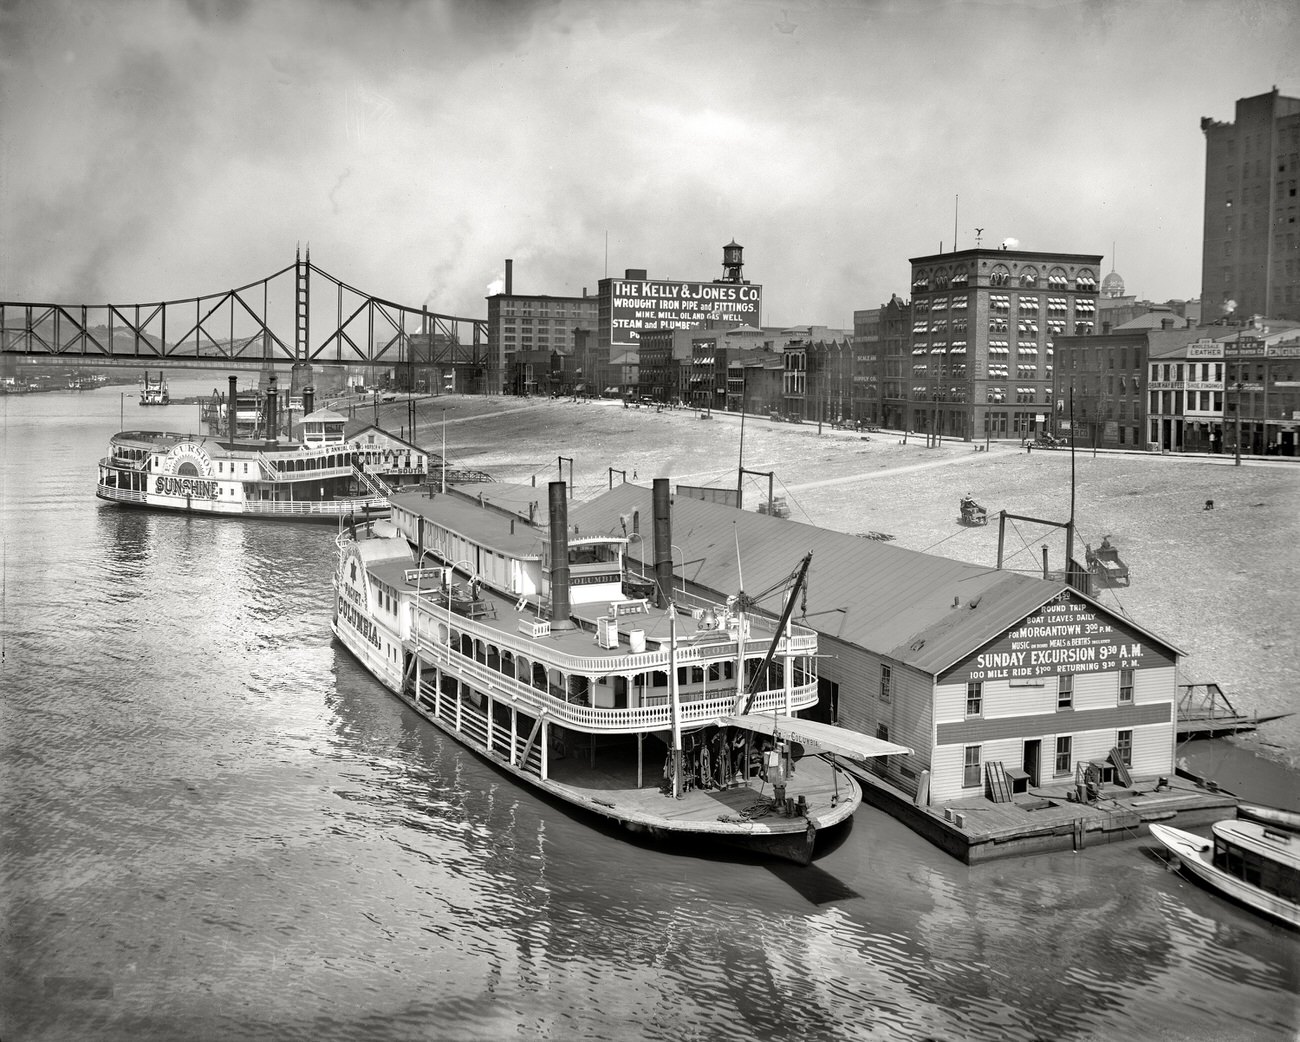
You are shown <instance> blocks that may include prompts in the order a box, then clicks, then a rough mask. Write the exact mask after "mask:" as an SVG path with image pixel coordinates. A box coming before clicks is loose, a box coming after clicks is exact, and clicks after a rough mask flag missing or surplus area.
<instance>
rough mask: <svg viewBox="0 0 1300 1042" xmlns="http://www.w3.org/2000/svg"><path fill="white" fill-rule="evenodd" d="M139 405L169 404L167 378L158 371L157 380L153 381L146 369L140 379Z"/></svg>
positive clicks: (169, 396)
mask: <svg viewBox="0 0 1300 1042" xmlns="http://www.w3.org/2000/svg"><path fill="white" fill-rule="evenodd" d="M139 401H140V404H141V405H169V404H171V395H170V394H169V393H168V391H167V377H166V376H165V375H163V373H162V371H161V370H160V371H159V373H158V379H157V380H154V379H153V378H152V377H151V376H150V375H149V371H148V370H147V369H146V370H145V372H144V375H142V376H141V377H140V395H139Z"/></svg>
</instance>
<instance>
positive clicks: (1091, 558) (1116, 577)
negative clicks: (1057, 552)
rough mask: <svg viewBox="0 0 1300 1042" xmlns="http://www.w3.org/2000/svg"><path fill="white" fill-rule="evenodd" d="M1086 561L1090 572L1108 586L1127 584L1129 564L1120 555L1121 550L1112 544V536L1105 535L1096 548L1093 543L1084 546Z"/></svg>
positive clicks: (1099, 581) (1098, 580)
mask: <svg viewBox="0 0 1300 1042" xmlns="http://www.w3.org/2000/svg"><path fill="white" fill-rule="evenodd" d="M1083 559H1084V563H1085V564H1086V565H1087V567H1088V572H1089V574H1090V575H1092V577H1093V578H1094V579H1095V580H1096V581H1097V582H1098V583H1101V584H1104V585H1106V586H1127V585H1128V565H1126V564H1125V563H1124V562H1123V561H1122V560H1121V559H1120V556H1119V551H1118V550H1117V549H1116V548H1115V547H1114V546H1113V545H1111V541H1110V536H1103V537H1102V540H1101V546H1099V547H1097V549H1096V550H1094V549H1093V548H1092V546H1091V545H1087V546H1085V547H1084V552H1083Z"/></svg>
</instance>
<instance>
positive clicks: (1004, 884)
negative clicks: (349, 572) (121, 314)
mask: <svg viewBox="0 0 1300 1042" xmlns="http://www.w3.org/2000/svg"><path fill="white" fill-rule="evenodd" d="M171 383H172V393H173V395H174V396H180V395H185V394H198V393H206V392H207V391H209V390H210V388H211V387H212V386H213V380H212V378H211V377H205V378H203V379H200V380H195V381H192V383H193V386H192V387H191V386H189V383H191V381H184V380H173V381H171ZM216 385H217V386H224V376H223V377H221V378H219V379H218V381H217V384H216ZM0 408H3V426H2V429H3V452H2V455H3V460H2V461H0V465H2V467H3V470H2V472H0V477H2V481H3V484H2V486H0V495H2V503H0V514H2V518H0V520H2V531H3V618H2V619H0V624H2V625H0V632H2V640H3V646H2V648H0V654H2V655H3V675H2V678H0V679H2V681H3V683H2V685H0V686H2V688H3V694H2V701H0V706H2V712H3V718H2V719H0V724H2V725H3V728H2V730H3V733H2V740H3V761H2V763H0V780H2V782H3V798H4V799H3V807H4V812H3V818H2V819H0V844H2V845H0V901H2V902H3V924H2V925H0V930H2V934H0V936H2V938H3V941H2V943H0V953H2V955H3V960H4V966H3V974H2V977H3V983H2V984H0V989H2V990H0V1038H3V1039H4V1042H30V1040H51V1039H57V1040H64V1039H67V1040H82V1039H95V1040H109V1042H112V1040H132V1042H138V1040H175V1039H186V1040H190V1039H195V1040H206V1039H211V1040H214V1042H215V1040H222V1042H225V1040H237V1039H272V1038H273V1039H311V1040H313V1042H321V1040H340V1042H343V1040H346V1042H355V1040H360V1039H377V1040H398V1039H419V1040H423V1039H436V1040H440V1039H484V1040H489V1039H490V1040H496V1039H504V1038H527V1039H532V1038H541V1039H564V1040H569V1039H638V1038H646V1039H674V1040H683V1039H706V1038H707V1039H923V1038H930V1039H998V1040H1002V1039H1100V1038H1108V1039H1109V1038H1117V1037H1118V1038H1129V1039H1156V1038H1159V1039H1207V1040H1208V1039H1291V1038H1294V1037H1295V1034H1296V1030H1297V1024H1298V1023H1300V1013H1298V1010H1297V999H1296V994H1297V988H1298V985H1300V936H1298V935H1297V934H1295V933H1290V932H1287V931H1284V930H1282V929H1280V928H1277V927H1274V926H1272V925H1270V924H1268V923H1266V922H1265V921H1263V920H1262V919H1259V918H1257V917H1256V916H1254V915H1252V914H1251V913H1249V912H1246V911H1244V910H1241V909H1239V908H1237V907H1236V906H1233V905H1230V904H1228V903H1226V902H1224V901H1222V900H1220V899H1218V898H1216V897H1215V896H1213V895H1211V894H1209V893H1207V892H1205V891H1203V890H1201V889H1200V888H1198V887H1196V886H1194V885H1192V884H1190V883H1188V882H1186V881H1184V880H1183V879H1182V878H1181V877H1180V876H1178V875H1176V874H1174V873H1171V872H1169V871H1168V870H1167V869H1166V868H1165V866H1164V865H1163V863H1162V862H1161V861H1160V860H1159V859H1158V858H1157V857H1155V856H1154V854H1153V852H1152V844H1151V842H1150V841H1149V840H1137V841H1134V842H1129V843H1121V844H1115V845H1112V846H1110V847H1101V848H1095V849H1088V850H1085V851H1084V852H1082V853H1079V854H1059V855H1047V856H1039V857H1033V858H1028V859H1020V860H1015V861H1008V862H1004V863H997V864H992V865H986V866H981V867H976V868H969V867H966V866H964V865H961V864H959V863H958V862H956V861H954V860H952V859H951V858H949V857H947V856H946V855H944V854H942V853H940V852H939V851H938V850H937V849H935V848H934V847H932V846H930V845H929V844H928V843H926V842H924V841H923V840H920V839H918V838H917V837H916V836H914V835H913V834H912V833H911V832H909V831H908V830H907V829H905V828H903V827H902V826H901V825H899V824H898V823H897V822H895V821H894V820H893V819H891V818H889V817H888V816H886V815H884V814H882V813H880V812H878V811H876V810H874V809H873V808H869V807H864V808H863V809H862V810H861V811H859V813H858V814H857V816H856V818H855V820H854V822H853V825H852V828H851V830H850V831H849V832H848V834H847V835H846V836H845V837H844V838H843V840H842V842H840V843H839V845H838V846H836V847H835V848H834V849H833V850H831V851H829V852H828V853H826V854H825V855H824V856H822V857H819V858H818V860H817V861H815V862H814V864H813V865H812V866H811V867H809V868H806V869H799V868H796V867H794V866H789V867H786V866H774V865H769V864H763V863H755V862H751V861H746V860H727V859H718V858H716V857H709V858H705V857H697V856H692V855H690V854H688V853H684V852H668V851H663V850H660V849H656V848H653V847H647V846H641V845H638V844H636V843H634V842H632V841H631V840H629V839H626V838H623V837H622V836H621V835H620V834H613V833H609V832H606V831H603V830H601V829H599V828H596V827H593V826H592V825H591V824H590V823H589V822H587V821H586V820H583V819H580V818H576V817H574V816H573V815H572V814H571V813H570V812H568V811H566V810H565V809H563V808H561V807H559V806H556V805H553V804H550V803H548V802H546V801H544V800H542V799H540V798H539V797H538V796H536V795H534V794H533V793H531V792H528V791H525V790H522V789H520V788H518V787H516V786H515V785H514V784H513V783H512V782H511V781H510V780H508V779H507V778H505V777H504V776H502V775H500V774H498V773H497V772H496V771H494V770H493V769H492V768H491V767H489V766H487V765H486V764H484V763H483V762H481V761H479V760H477V759H476V758H475V757H473V756H472V755H470V754H468V753H466V752H464V751H463V750H461V749H460V748H459V747H458V746H456V745H455V744H454V743H453V742H451V741H450V740H448V739H446V738H445V737H443V736H442V735H441V734H440V733H439V732H437V731H435V730H434V729H433V728H431V727H430V726H429V725H427V724H425V723H424V722H423V721H421V720H420V719H419V718H418V717H416V716H415V715H414V714H412V713H410V712H409V711H407V710H406V709H405V708H404V707H403V706H402V705H401V704H400V703H399V702H398V701H397V700H396V699H395V698H393V697H392V696H391V695H389V694H387V693H386V692H385V691H384V690H382V689H381V688H380V686H379V685H378V684H377V683H375V682H374V681H373V680H371V679H370V678H369V677H368V676H367V675H366V674H365V673H364V672H363V671H362V670H361V669H360V668H359V667H358V666H357V665H356V663H355V662H354V661H353V660H352V659H351V658H350V657H349V656H348V655H347V654H346V653H345V652H343V651H342V650H341V649H339V648H338V647H336V646H335V645H334V644H333V643H332V641H331V638H330V634H329V627H328V623H329V615H330V586H329V577H330V569H331V562H332V549H333V548H332V539H333V535H334V533H333V531H332V530H331V529H330V528H328V527H318V526H310V525H297V524H278V523H270V522H263V523H255V522H242V521H234V520H213V519H186V518H182V517H171V516H166V515H161V514H149V513H143V512H133V511H130V510H127V509H123V508H119V507H114V506H111V505H108V504H101V503H99V501H98V500H96V499H95V496H94V481H95V463H96V460H97V459H98V458H99V456H101V455H102V454H103V453H104V451H105V448H106V445H107V440H108V438H109V436H110V435H111V434H112V433H113V432H114V431H115V430H117V429H118V426H119V418H120V416H121V415H123V413H125V417H126V424H127V426H136V427H140V426H149V427H165V428H168V429H181V430H185V429H193V428H196V427H197V424H198V409H197V407H196V406H186V405H175V406H169V407H166V408H159V409H148V410H143V409H141V408H140V407H139V406H137V405H136V404H135V403H134V401H133V400H131V399H130V398H123V397H122V396H121V391H120V389H118V388H102V389H99V390H96V391H90V392H82V393H73V392H68V393H61V392H60V393H45V394H33V395H25V396H11V397H8V398H0ZM504 430H505V428H504V427H503V432H504ZM502 437H505V434H504V433H503V434H502ZM1216 744H1220V743H1216ZM1292 781H1294V778H1289V779H1287V782H1286V783H1290V782H1292ZM1249 795H1252V796H1253V797H1254V798H1256V799H1261V800H1265V799H1268V798H1270V796H1271V797H1276V796H1277V795H1278V794H1277V793H1276V792H1271V793H1270V792H1259V793H1250V794H1249Z"/></svg>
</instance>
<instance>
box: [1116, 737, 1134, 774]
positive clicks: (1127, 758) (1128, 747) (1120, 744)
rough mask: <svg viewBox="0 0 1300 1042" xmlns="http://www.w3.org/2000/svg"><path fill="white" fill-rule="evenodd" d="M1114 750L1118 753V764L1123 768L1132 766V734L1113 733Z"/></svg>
mask: <svg viewBox="0 0 1300 1042" xmlns="http://www.w3.org/2000/svg"><path fill="white" fill-rule="evenodd" d="M1115 749H1116V751H1117V752H1118V753H1119V758H1120V762H1121V763H1123V764H1124V766H1125V767H1132V766H1133V732H1132V731H1116V732H1115Z"/></svg>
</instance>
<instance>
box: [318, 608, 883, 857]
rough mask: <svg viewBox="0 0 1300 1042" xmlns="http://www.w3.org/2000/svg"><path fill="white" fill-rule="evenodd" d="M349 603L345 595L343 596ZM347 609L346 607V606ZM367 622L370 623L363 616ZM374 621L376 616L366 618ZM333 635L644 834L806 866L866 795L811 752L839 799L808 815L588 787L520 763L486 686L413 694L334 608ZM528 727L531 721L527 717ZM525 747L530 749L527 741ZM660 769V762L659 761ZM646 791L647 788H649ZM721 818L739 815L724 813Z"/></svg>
mask: <svg viewBox="0 0 1300 1042" xmlns="http://www.w3.org/2000/svg"><path fill="white" fill-rule="evenodd" d="M343 603H344V605H346V602H343ZM348 611H349V608H348V607H346V606H345V607H344V612H345V613H347V612H348ZM363 624H365V623H363ZM369 625H373V623H369ZM331 629H332V630H333V633H334V635H335V637H336V638H337V639H338V640H339V643H341V644H342V645H343V646H344V647H345V648H346V649H347V650H348V651H349V652H351V654H352V655H353V656H354V657H355V658H356V659H357V660H358V661H359V662H360V663H361V664H362V665H363V666H364V667H365V668H366V669H367V671H369V672H370V673H371V675H373V676H374V677H375V678H376V679H377V680H379V681H380V682H381V683H382V684H383V685H384V686H385V687H387V688H388V689H389V690H390V691H391V692H392V693H393V694H395V695H397V696H398V698H400V699H401V700H402V702H403V703H405V704H406V705H408V706H409V707H410V708H412V709H413V710H415V712H417V713H419V714H420V715H421V716H422V717H423V718H424V719H425V720H427V721H428V722H429V723H431V724H433V725H434V726H435V727H437V728H439V729H440V730H442V731H443V732H445V733H446V734H447V735H449V736H450V737H451V738H453V739H454V740H455V741H456V742H458V743H459V744H461V745H462V746H464V747H465V748H466V749H469V750H470V751H471V752H474V753H476V754H477V755H478V756H480V757H482V758H483V759H485V760H487V761H488V762H490V763H491V764H492V765H493V766H494V767H496V768H497V769H498V770H501V771H504V772H505V773H507V774H509V775H512V776H513V777H515V778H516V779H517V780H519V781H520V782H523V783H525V784H527V785H530V786H532V787H533V788H536V789H539V790H540V791H542V792H544V793H546V794H547V795H549V796H552V797H554V798H556V799H559V800H562V801H564V802H565V803H568V804H570V805H572V806H575V807H578V808H580V809H582V810H584V811H587V812H589V813H591V814H594V815H596V816H598V817H600V818H604V819H607V820H609V821H611V822H614V823H617V824H618V825H621V826H622V827H623V828H625V829H627V830H628V831H629V832H632V833H639V834H645V835H648V836H653V837H656V838H658V839H662V840H669V841H675V842H686V843H703V844H705V845H706V846H709V845H715V844H721V845H723V846H726V847H731V848H736V849H740V850H744V851H747V852H750V853H754V854H759V855H762V856H764V857H775V858H780V859H784V860H788V861H793V862H795V863H797V864H800V865H806V864H808V863H809V862H810V861H811V860H812V856H813V850H814V846H815V842H816V837H817V835H818V833H819V832H823V831H824V830H827V829H832V828H836V827H837V826H841V825H844V824H845V823H847V822H848V821H849V820H850V819H851V818H852V817H853V814H854V812H855V811H856V810H857V808H858V805H859V804H860V802H861V798H862V794H861V789H860V787H859V786H858V783H857V782H856V781H854V780H853V778H852V777H851V776H850V775H849V774H848V773H847V772H845V771H843V770H842V769H840V768H839V767H837V766H835V765H833V764H832V763H831V762H830V761H828V760H825V759H821V758H810V759H809V760H808V761H806V765H801V770H807V771H814V770H816V771H821V772H824V773H825V774H826V775H827V777H828V778H831V777H832V776H834V784H835V785H836V786H837V789H838V798H837V799H836V800H835V801H834V804H833V806H823V807H822V808H820V809H818V810H813V809H810V810H809V812H808V813H807V814H806V815H791V816H788V817H787V816H775V815H774V816H770V817H766V818H763V819H755V820H741V817H740V816H739V815H735V816H733V815H727V814H722V815H716V816H714V817H711V818H698V817H691V816H690V815H689V813H686V812H685V810H684V808H682V805H681V804H680V803H679V802H678V801H676V800H672V799H671V798H670V797H668V796H662V795H659V793H658V790H657V789H643V790H640V793H639V794H633V795H631V796H629V797H628V798H627V799H621V798H620V794H621V793H623V792H624V791H623V790H610V789H608V788H604V787H601V788H587V787H584V786H582V785H581V784H576V783H574V782H572V781H569V782H566V781H559V780H556V779H554V778H544V777H542V776H541V774H540V772H539V768H540V757H539V755H538V750H537V748H536V747H535V745H534V746H533V747H532V749H531V755H529V757H528V759H527V761H525V762H520V761H519V760H518V757H519V755H520V753H521V749H520V746H524V743H525V740H526V738H527V737H528V736H527V734H526V733H523V734H519V733H516V734H509V733H507V734H502V733H501V732H500V729H497V730H496V731H493V730H492V729H491V728H490V727H489V726H488V719H489V712H490V709H489V708H488V707H489V706H490V700H489V697H488V696H487V695H485V694H484V693H483V692H480V691H477V690H476V689H474V688H473V687H472V685H469V682H468V680H467V679H460V680H458V686H462V685H464V687H463V690H464V692H465V695H466V697H461V698H458V697H456V696H448V695H445V694H443V693H441V692H439V691H438V690H437V689H436V687H435V688H434V689H432V690H429V689H426V690H422V691H421V692H419V693H418V694H416V695H413V694H412V692H411V691H410V690H408V689H407V688H406V686H405V685H404V683H403V678H402V676H401V675H400V672H399V671H398V669H397V667H396V664H395V663H394V662H393V661H392V660H391V659H390V658H386V657H385V656H384V655H382V654H381V653H380V652H379V650H378V648H376V647H375V646H374V645H373V644H372V643H371V642H370V641H369V640H367V639H366V638H365V637H364V635H363V634H362V633H361V632H360V631H359V630H358V629H357V628H356V626H355V625H353V624H350V622H349V621H348V620H347V619H340V618H339V617H338V614H337V613H336V617H335V619H334V620H333V621H332V622H331ZM530 726H531V722H530ZM522 752H523V753H524V754H528V752H529V749H528V748H527V747H525V748H524V749H523V750H522ZM656 773H657V764H656ZM647 794H648V795H647ZM697 798H703V799H709V800H710V801H711V803H712V804H713V806H714V808H715V810H722V811H725V810H726V805H725V803H724V802H722V801H719V800H718V799H717V794H714V795H713V796H707V797H697ZM751 800H752V795H751V794H749V791H748V790H746V793H745V794H743V795H742V794H741V793H740V792H737V793H736V801H738V802H746V801H751ZM655 803H659V804H660V805H661V806H664V807H665V808H666V809H668V810H671V811H673V812H674V813H673V815H672V816H669V815H668V814H666V813H662V812H657V811H655V810H654V809H653V805H654V804H655ZM724 817H727V818H734V820H722V819H723V818H724Z"/></svg>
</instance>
